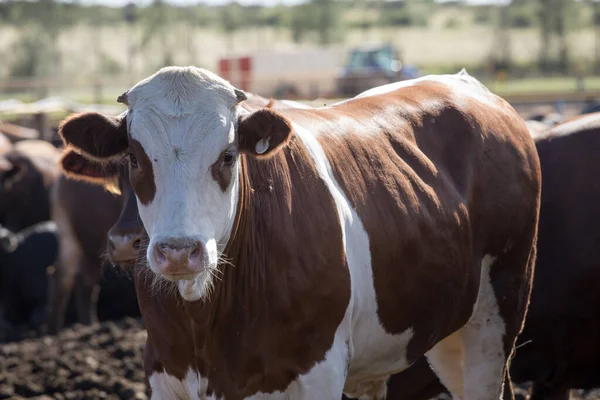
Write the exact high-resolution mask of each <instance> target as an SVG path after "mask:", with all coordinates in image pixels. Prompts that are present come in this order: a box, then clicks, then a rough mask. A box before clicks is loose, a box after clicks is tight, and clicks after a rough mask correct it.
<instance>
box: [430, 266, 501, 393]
mask: <svg viewBox="0 0 600 400" xmlns="http://www.w3.org/2000/svg"><path fill="white" fill-rule="evenodd" d="M493 262H494V258H493V257H491V256H485V257H484V258H483V260H482V261H481V282H480V284H479V293H478V296H477V303H476V305H475V308H474V310H473V315H471V318H470V319H469V322H467V324H466V325H465V326H463V327H462V328H461V329H459V330H458V331H457V332H455V333H453V334H452V335H450V336H448V337H447V338H445V339H444V340H442V341H441V342H439V343H438V344H436V345H435V346H434V347H433V348H432V349H431V350H429V351H428V352H427V353H426V357H427V360H428V361H429V363H430V365H431V367H432V369H433V371H434V372H435V373H436V375H437V376H438V378H440V381H441V382H442V384H444V386H446V388H447V389H448V390H449V391H450V392H451V393H452V396H453V398H454V399H462V400H492V399H493V400H498V399H499V398H500V397H501V396H502V391H503V383H504V372H505V369H506V366H507V356H506V355H505V354H504V343H503V337H504V333H505V325H504V321H503V320H502V318H501V317H500V309H499V307H498V302H497V300H496V296H495V294H494V290H493V287H492V283H491V281H490V268H491V267H492V264H493Z"/></svg>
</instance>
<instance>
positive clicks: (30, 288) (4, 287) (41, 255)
mask: <svg viewBox="0 0 600 400" xmlns="http://www.w3.org/2000/svg"><path fill="white" fill-rule="evenodd" d="M57 257H58V238H57V235H56V226H55V224H54V223H53V222H50V221H48V222H43V223H39V224H35V225H33V226H30V227H28V228H26V229H24V230H22V231H21V232H19V233H16V234H15V233H12V232H10V231H8V230H7V229H5V228H0V307H1V308H2V313H1V314H2V315H1V316H2V318H3V319H4V320H6V321H8V322H9V323H10V324H11V325H13V326H25V327H27V328H30V329H37V330H39V329H40V328H41V325H42V323H43V322H44V320H45V311H46V304H47V303H46V299H47V287H48V283H47V270H48V268H51V267H52V266H53V265H54V263H55V262H56V259H57Z"/></svg>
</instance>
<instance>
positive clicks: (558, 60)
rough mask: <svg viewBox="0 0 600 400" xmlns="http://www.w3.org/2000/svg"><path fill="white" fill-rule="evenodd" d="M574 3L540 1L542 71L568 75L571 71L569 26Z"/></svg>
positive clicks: (549, 0) (564, 0)
mask: <svg viewBox="0 0 600 400" xmlns="http://www.w3.org/2000/svg"><path fill="white" fill-rule="evenodd" d="M574 2H575V0H539V6H540V10H539V11H540V14H539V15H540V54H539V66H540V69H541V70H542V71H550V70H558V71H560V72H563V73H567V72H568V70H569V64H570V62H569V61H570V60H569V49H568V42H567V24H568V21H569V19H570V16H571V14H572V13H573V11H574V10H575V8H574V7H573V6H574ZM553 44H555V46H553ZM553 50H555V51H553ZM553 53H554V55H553Z"/></svg>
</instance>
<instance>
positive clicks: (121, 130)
mask: <svg viewBox="0 0 600 400" xmlns="http://www.w3.org/2000/svg"><path fill="white" fill-rule="evenodd" d="M58 133H59V135H60V137H61V138H62V140H63V142H64V144H65V146H72V147H74V148H75V149H77V150H79V151H81V152H83V153H85V154H87V155H89V156H90V157H92V158H95V159H97V160H98V161H100V162H104V161H106V160H107V159H110V158H115V157H117V156H119V155H121V154H123V153H124V152H125V151H126V150H127V147H128V142H127V122H126V118H125V117H108V116H105V115H102V114H99V113H95V112H87V113H81V114H75V115H72V116H70V117H68V118H67V119H65V120H64V121H63V122H62V123H61V124H60V127H59V128H58Z"/></svg>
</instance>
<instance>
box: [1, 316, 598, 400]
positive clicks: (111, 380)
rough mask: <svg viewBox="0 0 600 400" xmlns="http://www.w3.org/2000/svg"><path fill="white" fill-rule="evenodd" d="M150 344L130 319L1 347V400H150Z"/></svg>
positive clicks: (581, 398)
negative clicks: (145, 357)
mask: <svg viewBox="0 0 600 400" xmlns="http://www.w3.org/2000/svg"><path fill="white" fill-rule="evenodd" d="M145 341H146V331H145V330H144V327H143V322H142V321H141V319H133V318H128V319H124V320H121V321H114V322H113V321H109V322H103V323H101V324H95V325H92V326H83V325H75V326H73V327H71V328H67V329H65V330H64V331H62V333H61V334H60V335H58V336H56V337H49V336H48V337H41V338H30V339H25V340H23V341H20V342H11V343H4V344H1V345H0V399H2V400H4V399H14V400H17V399H23V398H27V399H37V400H50V399H57V400H67V399H69V400H83V399H133V400H144V399H148V396H147V393H146V389H145V385H144V372H143V366H142V354H143V348H144V343H145ZM526 390H527V386H521V387H518V388H516V392H517V395H518V399H521V400H522V399H525V398H526V395H527V391H526ZM390 400H393V399H390ZM571 400H600V391H596V392H595V393H588V394H587V395H583V393H579V392H578V391H573V392H572V395H571Z"/></svg>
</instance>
